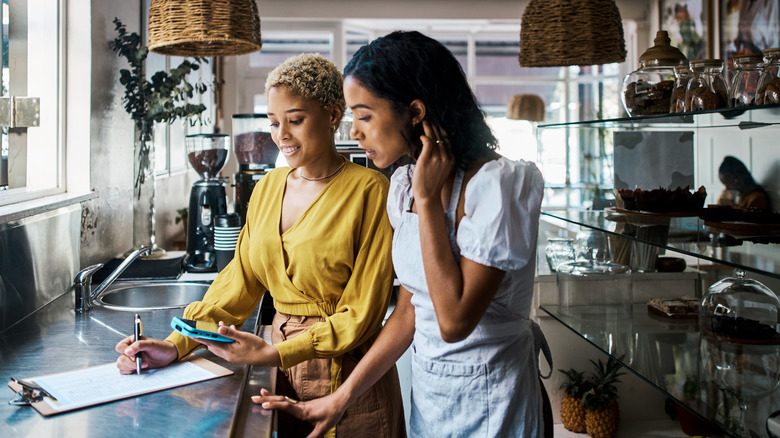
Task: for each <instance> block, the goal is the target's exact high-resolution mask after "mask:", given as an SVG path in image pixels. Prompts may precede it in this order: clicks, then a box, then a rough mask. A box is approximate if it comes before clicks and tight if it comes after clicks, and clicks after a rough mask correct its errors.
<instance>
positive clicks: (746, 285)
mask: <svg viewBox="0 0 780 438" xmlns="http://www.w3.org/2000/svg"><path fill="white" fill-rule="evenodd" d="M735 275H736V276H735V277H729V278H725V279H723V280H721V281H719V282H717V283H715V284H713V285H712V286H711V287H710V288H709V290H708V293H707V294H706V295H705V296H704V298H702V302H701V306H700V308H699V329H700V341H699V349H700V354H701V361H702V368H701V369H702V372H703V376H702V377H704V378H705V379H707V380H708V381H709V382H710V383H712V384H713V385H714V387H715V388H717V389H719V390H720V391H721V393H722V397H723V399H724V403H725V401H726V400H732V401H733V402H732V403H730V405H731V406H734V407H735V409H734V412H733V413H729V412H724V415H725V416H726V421H725V423H726V426H727V428H728V429H730V430H732V431H734V432H735V434H736V435H740V436H749V435H747V434H746V432H747V428H746V425H745V422H744V420H745V412H746V411H747V410H748V407H749V406H748V405H749V403H750V402H753V401H755V400H758V399H760V398H762V397H765V396H767V395H769V394H771V393H772V392H774V391H775V390H776V389H777V387H778V385H780V334H779V333H778V329H779V328H780V300H778V298H777V295H775V293H774V292H772V291H771V290H770V289H769V288H768V287H766V286H765V285H764V284H762V283H760V282H758V281H756V280H753V279H749V278H746V277H745V272H744V271H742V270H737V271H736V274H735ZM725 404H726V405H729V403H725Z"/></svg>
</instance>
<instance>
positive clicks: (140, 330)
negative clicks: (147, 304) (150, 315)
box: [133, 313, 144, 374]
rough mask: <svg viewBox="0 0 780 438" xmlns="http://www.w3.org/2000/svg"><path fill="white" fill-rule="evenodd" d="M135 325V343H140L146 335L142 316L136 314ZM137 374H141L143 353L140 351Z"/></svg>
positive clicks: (136, 362)
mask: <svg viewBox="0 0 780 438" xmlns="http://www.w3.org/2000/svg"><path fill="white" fill-rule="evenodd" d="M134 322H135V324H133V326H134V334H135V342H138V341H140V340H141V336H143V334H144V326H143V323H142V322H141V316H140V315H139V314H137V313H136V314H135V321H134ZM135 372H136V373H138V374H141V352H140V351H139V352H138V354H136V355H135Z"/></svg>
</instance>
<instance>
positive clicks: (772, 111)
mask: <svg viewBox="0 0 780 438" xmlns="http://www.w3.org/2000/svg"><path fill="white" fill-rule="evenodd" d="M778 124H780V104H773V105H764V106H760V107H747V108H721V109H716V110H706V111H695V112H687V113H677V114H656V115H650V116H640V117H621V118H614V119H602V120H586V121H579V122H566V123H548V124H541V125H539V129H555V128H578V129H579V128H621V129H631V128H637V129H646V128H653V127H660V128H664V129H666V128H670V127H675V126H679V127H682V128H685V129H691V128H697V129H701V128H716V127H717V128H724V127H736V128H738V129H753V128H760V127H764V126H773V125H775V126H776V125H778Z"/></svg>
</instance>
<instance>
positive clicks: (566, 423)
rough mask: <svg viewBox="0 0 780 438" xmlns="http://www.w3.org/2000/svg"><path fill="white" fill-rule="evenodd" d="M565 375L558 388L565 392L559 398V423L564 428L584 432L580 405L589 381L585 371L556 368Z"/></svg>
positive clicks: (588, 386)
mask: <svg viewBox="0 0 780 438" xmlns="http://www.w3.org/2000/svg"><path fill="white" fill-rule="evenodd" d="M558 371H560V372H561V373H563V374H564V375H565V376H566V380H565V381H564V382H563V383H561V386H560V389H562V390H563V391H564V393H565V395H564V396H563V400H561V423H563V427H565V428H566V429H568V430H570V431H572V432H577V433H585V409H583V407H582V396H583V395H584V394H585V393H586V392H588V390H589V389H590V382H588V381H587V380H586V379H585V373H583V372H579V371H577V370H575V369H573V368H572V369H570V370H569V371H564V370H558Z"/></svg>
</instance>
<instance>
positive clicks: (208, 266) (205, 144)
mask: <svg viewBox="0 0 780 438" xmlns="http://www.w3.org/2000/svg"><path fill="white" fill-rule="evenodd" d="M184 143H185V145H186V147H187V158H188V160H189V162H190V165H192V167H193V169H195V171H196V172H197V173H198V175H200V179H199V180H198V181H196V182H195V183H194V184H193V185H192V190H190V207H189V211H188V213H187V254H186V255H185V256H184V270H185V271H187V272H216V271H217V263H216V251H215V249H214V219H215V218H216V217H217V216H218V215H224V214H227V197H226V195H225V187H224V185H223V183H222V181H221V180H220V179H219V171H220V170H222V167H223V166H224V165H225V163H226V162H227V160H228V155H229V154H230V137H229V136H227V135H225V134H195V135H188V136H187V137H185V139H184Z"/></svg>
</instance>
